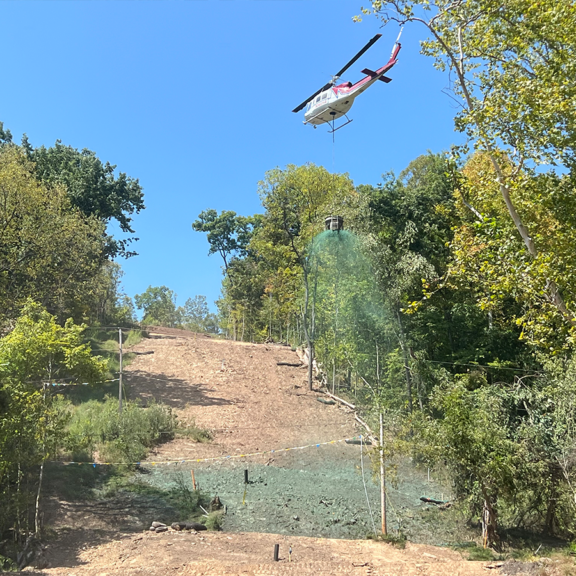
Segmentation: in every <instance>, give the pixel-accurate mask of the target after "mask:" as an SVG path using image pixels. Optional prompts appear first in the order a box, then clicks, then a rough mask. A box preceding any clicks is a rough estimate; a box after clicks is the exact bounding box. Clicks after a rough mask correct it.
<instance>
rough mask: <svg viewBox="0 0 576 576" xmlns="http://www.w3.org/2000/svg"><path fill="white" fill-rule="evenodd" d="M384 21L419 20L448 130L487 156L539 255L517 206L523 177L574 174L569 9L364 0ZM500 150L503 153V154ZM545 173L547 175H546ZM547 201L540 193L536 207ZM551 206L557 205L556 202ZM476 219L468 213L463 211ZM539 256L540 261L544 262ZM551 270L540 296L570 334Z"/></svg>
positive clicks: (562, 5) (526, 2)
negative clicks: (447, 88) (557, 171)
mask: <svg viewBox="0 0 576 576" xmlns="http://www.w3.org/2000/svg"><path fill="white" fill-rule="evenodd" d="M364 12H366V13H369V12H374V13H376V15H377V16H378V17H380V18H381V19H382V20H383V21H384V22H385V23H390V22H393V21H395V22H399V23H400V24H404V23H412V22H414V23H419V24H422V25H424V26H425V28H426V29H427V31H428V32H429V34H430V35H429V37H428V38H427V39H426V40H424V41H423V42H422V52H423V53H424V54H426V55H428V56H431V57H432V58H434V61H435V65H436V66H437V67H438V68H440V69H442V70H444V69H448V70H449V71H450V73H451V78H453V81H452V91H453V93H454V96H455V97H456V98H457V99H458V101H459V103H460V104H461V108H460V112H459V113H458V114H457V116H456V118H455V122H456V128H457V129H458V130H460V131H462V132H464V133H465V134H466V135H467V136H468V137H469V139H470V141H471V142H472V143H473V145H474V147H475V149H476V150H478V151H484V152H486V154H487V155H488V158H489V160H490V163H491V164H492V168H493V173H494V176H493V179H494V182H495V183H496V185H497V187H498V191H499V193H500V195H501V197H502V200H503V201H504V205H505V209H506V212H507V215H508V217H509V218H510V220H511V221H512V222H513V225H514V228H515V233H516V234H517V235H518V236H519V238H520V239H521V241H522V243H523V245H524V250H525V251H526V254H527V256H528V257H529V258H530V259H533V260H536V259H538V258H539V256H540V253H541V243H540V241H539V238H538V234H537V231H536V230H534V228H533V226H531V225H530V219H531V218H534V217H535V212H534V211H535V210H536V211H537V210H538V204H536V205H535V206H534V207H533V208H532V210H531V211H529V212H527V211H523V210H522V209H520V207H519V198H518V197H519V195H520V194H521V193H522V190H523V188H524V187H525V185H526V174H527V173H528V174H530V175H532V176H533V175H535V174H536V170H537V169H538V168H539V167H546V166H561V167H563V168H564V169H565V170H566V173H567V176H566V177H567V178H569V179H570V180H571V181H572V184H571V185H570V187H572V188H573V180H574V178H576V172H575V171H574V168H575V160H576V155H575V147H574V144H575V142H576V131H575V126H576V87H575V86H574V83H571V82H567V78H572V77H574V75H575V73H576V58H575V56H576V39H575V37H574V34H573V30H574V28H575V27H576V5H575V4H574V3H573V2H534V1H532V0H510V1H508V2H505V3H502V2H497V1H495V0H456V1H452V0H432V1H430V0H373V1H372V2H371V8H369V9H366V10H364ZM502 152H505V153H506V154H502ZM550 174H553V171H551V172H550ZM545 199H549V200H552V201H555V198H554V192H553V190H546V191H545V195H543V196H542V197H541V201H544V200H545ZM557 206H558V207H559V208H560V206H561V204H559V203H557ZM471 209H472V210H475V211H476V212H477V213H479V212H478V210H477V208H475V207H473V206H471ZM544 260H545V259H544ZM554 272H555V271H554V270H553V269H551V270H549V273H548V274H544V275H543V279H542V281H541V283H540V284H541V285H540V290H541V291H542V292H543V293H544V294H545V295H546V297H547V298H548V300H549V302H550V303H551V305H552V306H553V307H554V309H555V313H556V314H557V315H558V316H559V317H560V318H561V319H562V320H563V321H564V322H566V323H568V325H569V326H570V327H571V328H572V329H574V327H575V326H576V317H575V312H574V309H573V305H572V303H571V302H567V301H566V296H565V292H564V290H563V286H562V285H561V284H560V283H559V282H560V280H561V278H559V277H558V276H557V275H556V274H555V273H554Z"/></svg>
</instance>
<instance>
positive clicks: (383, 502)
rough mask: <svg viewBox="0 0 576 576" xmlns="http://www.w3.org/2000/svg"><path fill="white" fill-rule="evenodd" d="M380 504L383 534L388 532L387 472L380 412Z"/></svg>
mask: <svg viewBox="0 0 576 576" xmlns="http://www.w3.org/2000/svg"><path fill="white" fill-rule="evenodd" d="M380 506H381V508H382V534H387V533H388V531H387V527H386V473H385V470H384V430H383V425H382V413H380Z"/></svg>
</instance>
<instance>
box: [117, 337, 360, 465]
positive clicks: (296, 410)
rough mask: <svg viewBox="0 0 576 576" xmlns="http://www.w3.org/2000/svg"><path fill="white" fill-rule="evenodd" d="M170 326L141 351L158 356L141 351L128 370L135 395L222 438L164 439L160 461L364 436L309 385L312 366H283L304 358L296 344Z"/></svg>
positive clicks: (144, 343) (158, 453)
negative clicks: (210, 334) (202, 441)
mask: <svg viewBox="0 0 576 576" xmlns="http://www.w3.org/2000/svg"><path fill="white" fill-rule="evenodd" d="M162 331H163V332H168V333H169V334H162V335H161V334H159V333H157V332H152V333H151V336H152V338H151V339H146V340H143V341H142V342H141V343H140V344H138V345H137V346H136V347H135V348H134V350H135V351H138V352H145V351H154V354H150V355H139V356H138V357H137V358H136V360H135V361H134V362H133V363H132V364H131V365H130V367H129V368H128V371H127V373H126V376H127V382H128V385H129V387H130V390H131V393H132V395H133V396H134V395H136V396H138V397H139V398H141V399H142V400H143V401H144V402H149V401H151V400H156V401H159V402H163V403H165V404H167V405H168V406H171V407H172V408H173V409H174V410H175V412H176V413H177V414H178V416H179V417H180V418H181V419H183V420H186V419H194V420H195V421H196V425H197V426H199V427H201V428H208V429H210V430H211V431H212V432H213V435H214V441H213V442H211V443H209V444H198V443H194V442H186V441H175V442H171V443H168V444H164V445H162V446H161V447H160V448H159V449H158V450H157V451H156V453H155V454H154V458H155V459H157V460H169V459H172V458H176V459H177V458H179V457H181V456H187V457H189V458H203V457H208V456H220V455H231V454H240V453H246V452H259V451H266V450H273V449H276V448H281V447H289V446H298V445H301V444H306V443H308V442H326V441H330V440H333V439H340V438H346V437H348V436H354V435H355V434H357V431H356V428H355V426H354V421H353V419H351V418H350V417H349V411H348V410H347V409H346V410H344V409H341V408H339V407H335V406H334V407H333V406H330V407H327V406H326V405H324V404H321V403H320V402H317V401H316V397H317V396H318V393H315V392H309V391H308V390H307V385H306V369H305V368H304V367H293V366H285V365H278V362H287V363H292V364H298V363H299V359H298V356H297V354H296V353H295V352H293V351H292V350H291V349H290V348H289V347H287V346H282V345H277V344H250V343H245V342H230V341H226V340H217V339H213V338H208V337H206V336H204V335H194V334H193V335H190V336H188V337H186V336H182V334H183V333H184V331H180V330H178V331H175V330H174V331H172V330H167V329H164V330H162ZM170 333H171V334H170ZM175 334H176V335H175Z"/></svg>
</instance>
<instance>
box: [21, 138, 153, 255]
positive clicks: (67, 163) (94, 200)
mask: <svg viewBox="0 0 576 576" xmlns="http://www.w3.org/2000/svg"><path fill="white" fill-rule="evenodd" d="M22 148H23V149H24V150H26V151H27V154H28V157H29V158H30V159H31V160H32V161H33V162H34V164H35V173H36V175H37V176H38V178H39V179H40V180H41V181H42V182H44V183H45V184H47V185H49V186H54V185H55V184H58V185H60V186H64V187H65V189H66V191H67V193H68V197H69V199H70V203H71V205H72V206H75V207H76V208H78V209H79V210H80V211H81V212H82V213H83V214H85V215H86V216H93V217H95V218H97V219H98V220H100V221H101V222H103V223H104V224H107V223H108V222H110V220H112V219H114V220H116V221H117V222H118V223H119V225H120V228H121V230H122V231H123V232H128V233H134V230H133V229H132V217H131V215H132V214H134V213H136V214H138V213H139V212H140V210H143V209H144V195H143V193H142V187H141V186H140V184H139V182H138V180H137V179H133V178H130V177H129V176H127V175H126V174H125V173H124V172H120V173H119V174H118V175H117V176H116V175H115V170H116V166H115V165H112V164H110V163H109V162H106V163H105V164H104V163H102V161H101V160H100V159H99V158H98V157H97V156H96V153H95V152H92V151H91V150H88V149H86V148H84V149H83V150H81V151H80V150H78V149H76V148H72V147H71V146H66V145H64V144H62V142H61V141H60V140H57V141H56V144H55V145H54V146H53V147H51V148H46V147H44V146H41V147H40V148H33V147H32V146H31V145H30V144H29V142H28V139H27V138H26V135H24V137H23V139H22ZM133 240H136V238H127V239H124V240H117V239H113V238H112V237H107V253H108V255H109V256H112V257H113V256H116V255H123V256H132V255H134V254H135V252H130V251H128V250H127V246H128V244H129V243H130V242H132V241H133Z"/></svg>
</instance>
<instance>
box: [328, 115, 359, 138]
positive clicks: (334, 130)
mask: <svg viewBox="0 0 576 576" xmlns="http://www.w3.org/2000/svg"><path fill="white" fill-rule="evenodd" d="M344 116H346V114H344ZM346 120H347V122H344V124H340V126H338V128H334V120H332V130H328V134H334V132H336V131H337V130H340V128H344V126H348V124H350V122H352V120H354V118H352V120H351V119H350V118H348V116H346Z"/></svg>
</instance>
